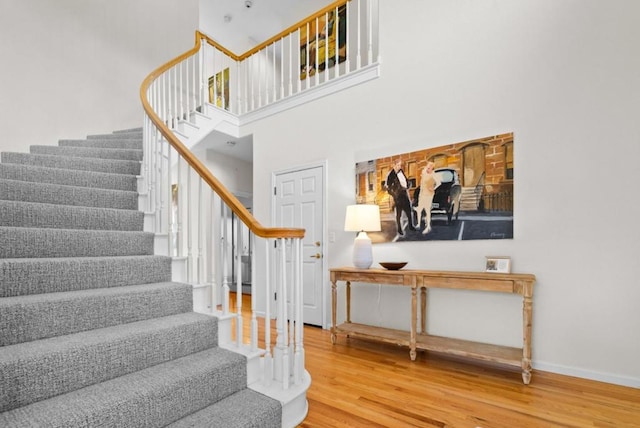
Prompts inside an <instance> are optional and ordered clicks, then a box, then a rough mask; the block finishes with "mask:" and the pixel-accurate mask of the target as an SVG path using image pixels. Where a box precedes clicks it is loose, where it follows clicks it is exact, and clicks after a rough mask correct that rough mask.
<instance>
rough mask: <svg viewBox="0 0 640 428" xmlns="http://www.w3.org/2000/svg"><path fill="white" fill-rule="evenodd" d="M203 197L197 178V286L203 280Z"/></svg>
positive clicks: (200, 179) (200, 182)
mask: <svg viewBox="0 0 640 428" xmlns="http://www.w3.org/2000/svg"><path fill="white" fill-rule="evenodd" d="M203 199H204V196H203V195H202V177H199V180H198V229H197V237H198V278H197V279H198V284H200V285H201V284H202V280H203V278H204V248H203V246H202V244H203V241H204V237H205V233H204V231H203V230H202V200H203Z"/></svg>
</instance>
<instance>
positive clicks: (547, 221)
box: [245, 0, 640, 387]
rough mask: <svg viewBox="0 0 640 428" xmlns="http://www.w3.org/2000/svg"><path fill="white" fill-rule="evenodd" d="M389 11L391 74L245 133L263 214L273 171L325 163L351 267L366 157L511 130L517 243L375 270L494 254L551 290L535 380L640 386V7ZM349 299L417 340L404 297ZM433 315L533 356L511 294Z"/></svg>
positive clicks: (538, 292)
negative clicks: (350, 209) (353, 208)
mask: <svg viewBox="0 0 640 428" xmlns="http://www.w3.org/2000/svg"><path fill="white" fill-rule="evenodd" d="M380 7H381V10H380V12H381V13H380V28H381V35H380V39H381V43H382V45H381V49H380V51H381V55H382V60H383V62H382V76H381V77H380V78H379V79H378V80H376V81H373V82H370V83H367V84H364V85H361V86H358V87H354V88H351V89H349V90H347V91H344V92H343V93H339V94H337V95H334V96H331V97H327V98H322V99H320V100H317V101H315V102H313V103H311V104H308V105H305V106H302V107H300V108H297V109H294V110H291V111H287V112H285V113H282V114H279V115H276V116H274V117H270V118H268V119H265V120H263V121H261V122H259V123H255V124H253V125H251V128H252V129H251V130H245V131H251V132H253V133H254V145H253V147H254V180H253V185H254V192H253V194H254V212H255V215H256V217H257V218H258V220H259V221H261V222H262V223H263V224H270V213H271V209H270V204H271V196H270V195H271V192H270V185H271V181H270V177H271V173H272V172H273V171H277V170H283V169H287V168H290V167H293V166H296V165H304V164H308V163H310V162H314V161H321V160H325V159H326V160H327V162H328V171H327V172H328V177H329V178H328V195H329V198H328V204H329V206H328V212H329V217H328V219H327V220H328V225H327V226H328V231H329V232H335V234H336V237H337V239H336V242H335V243H333V244H328V251H327V256H328V258H327V259H326V261H327V267H337V266H343V265H347V266H348V265H350V264H351V249H352V240H353V238H354V236H353V234H351V233H346V232H343V231H342V226H343V222H344V211H345V206H346V205H348V204H351V203H353V202H354V184H355V183H354V167H355V162H358V161H363V160H369V159H374V158H377V157H380V156H384V155H389V154H394V153H404V152H410V151H413V150H417V149H420V148H426V147H432V146H440V145H443V144H448V143H454V142H460V141H466V140H469V139H473V138H478V137H485V136H488V135H494V134H499V133H503V132H509V131H513V132H514V133H515V171H516V172H515V174H516V175H515V222H514V239H513V240H498V241H464V242H452V241H439V242H437V241H436V242H419V243H402V244H379V245H376V246H374V259H375V261H384V260H385V259H394V260H398V259H405V260H407V261H409V267H412V268H425V269H438V270H482V268H483V263H484V256H485V255H508V256H511V257H512V261H513V269H514V271H515V272H526V273H533V274H535V275H536V276H537V279H538V281H537V284H536V288H535V299H534V319H533V322H534V326H533V360H534V368H537V369H540V370H547V371H553V372H558V373H566V374H572V375H577V376H582V377H588V378H593V379H600V380H605V381H608V382H613V383H621V384H627V385H632V386H636V387H640V366H639V365H638V364H637V359H638V355H640V334H639V333H638V331H639V330H640V311H639V310H638V309H637V303H638V302H639V301H640V286H639V285H638V278H639V277H640V264H639V263H638V254H639V253H640V226H638V219H639V218H640V200H638V199H637V198H636V197H634V196H633V195H634V193H635V191H634V189H635V187H636V185H635V184H636V178H637V171H638V167H637V160H638V159H639V158H640V121H638V118H637V116H638V112H639V111H640V93H639V91H640V55H638V52H637V41H638V40H640V27H638V25H637V18H638V17H639V16H640V2H637V1H635V0H615V1H607V2H604V1H600V0H562V1H558V0H517V1H513V0H484V1H477V0H456V1H451V0H405V1H402V2H384V1H383V2H380ZM326 290H327V296H328V295H329V294H328V291H329V284H326ZM352 300H353V302H354V308H353V310H352V318H353V319H354V321H361V322H370V323H374V324H381V325H388V326H392V327H400V328H408V325H409V320H408V317H407V314H408V308H409V292H408V290H401V289H397V288H391V287H382V288H380V289H379V288H378V287H371V286H362V287H357V288H356V290H355V291H354V293H353V298H352ZM428 309H429V317H428V325H429V329H430V332H431V333H435V334H443V335H453V336H457V337H462V338H467V339H473V340H483V341H484V340H486V341H490V342H493V343H499V344H506V345H513V346H521V328H522V326H521V321H520V320H521V318H520V314H521V301H520V299H518V298H516V297H515V296H500V295H496V294H491V293H482V292H469V291H467V292H465V291H451V290H433V291H432V293H431V300H430V302H429V308H428ZM326 310H327V313H328V311H329V310H330V307H327V308H326ZM407 357H408V356H407ZM534 377H535V375H534Z"/></svg>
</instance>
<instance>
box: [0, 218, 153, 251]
mask: <svg viewBox="0 0 640 428" xmlns="http://www.w3.org/2000/svg"><path fill="white" fill-rule="evenodd" d="M153 239H154V235H153V233H149V232H121V231H111V230H109V231H106V230H71V229H44V228H38V229H35V228H26V227H5V226H0V242H2V243H3V245H1V246H0V258H7V259H18V258H29V257H34V258H37V257H46V258H48V257H109V256H133V255H151V254H153V244H154V242H153Z"/></svg>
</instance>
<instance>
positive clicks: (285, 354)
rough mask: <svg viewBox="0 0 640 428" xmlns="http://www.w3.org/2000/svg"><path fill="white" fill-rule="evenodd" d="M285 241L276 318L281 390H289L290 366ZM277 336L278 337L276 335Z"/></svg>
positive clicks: (282, 252)
mask: <svg viewBox="0 0 640 428" xmlns="http://www.w3.org/2000/svg"><path fill="white" fill-rule="evenodd" d="M286 245H287V241H286V239H284V238H281V239H280V246H281V260H280V263H281V269H282V277H281V282H282V285H281V287H280V289H281V290H282V296H281V297H279V298H280V299H281V307H280V311H279V314H278V316H280V317H282V389H289V376H290V366H289V337H288V332H287V321H288V317H287V312H288V311H287V288H288V285H287V249H286ZM278 336H279V335H278Z"/></svg>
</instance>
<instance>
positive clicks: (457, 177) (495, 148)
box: [356, 133, 514, 243]
mask: <svg viewBox="0 0 640 428" xmlns="http://www.w3.org/2000/svg"><path fill="white" fill-rule="evenodd" d="M513 146H514V139H513V133H506V134H500V135H494V136H490V137H484V138H478V139H474V140H470V141H464V142H459V143H453V144H448V145H445V146H439V147H433V148H429V149H424V150H418V151H415V152H410V153H401V154H397V155H393V156H388V157H384V158H380V159H374V160H370V161H366V162H358V163H356V202H357V203H359V204H377V205H378V206H379V207H380V221H381V223H382V224H381V229H382V230H381V231H380V232H372V233H369V236H370V237H371V240H372V241H373V242H374V243H375V242H378V243H380V242H402V241H432V240H471V239H513V180H514V175H513V167H514V166H513Z"/></svg>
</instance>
